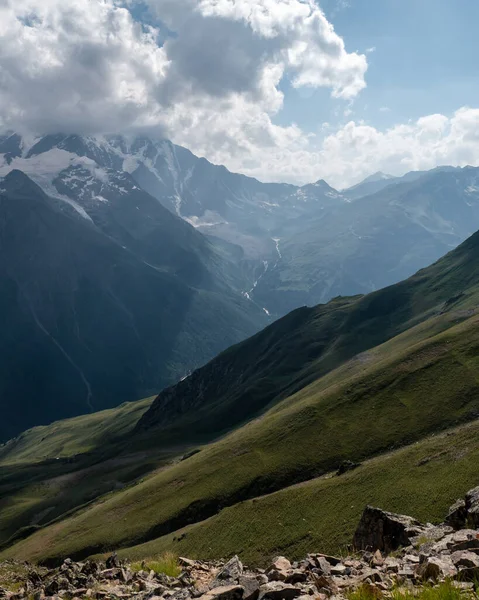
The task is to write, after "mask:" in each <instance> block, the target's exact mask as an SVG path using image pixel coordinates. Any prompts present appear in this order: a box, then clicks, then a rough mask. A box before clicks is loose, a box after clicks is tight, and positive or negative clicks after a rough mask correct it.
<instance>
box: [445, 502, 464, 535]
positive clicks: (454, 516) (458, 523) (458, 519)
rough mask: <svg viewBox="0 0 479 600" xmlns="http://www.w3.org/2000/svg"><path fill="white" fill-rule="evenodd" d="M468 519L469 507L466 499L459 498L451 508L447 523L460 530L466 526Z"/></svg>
mask: <svg viewBox="0 0 479 600" xmlns="http://www.w3.org/2000/svg"><path fill="white" fill-rule="evenodd" d="M466 519H467V508H466V502H465V500H457V502H454V504H453V505H452V506H451V507H450V508H449V512H448V514H447V517H446V520H445V521H444V522H445V523H446V525H450V526H451V527H452V528H453V529H455V530H458V529H461V528H462V527H465V525H466Z"/></svg>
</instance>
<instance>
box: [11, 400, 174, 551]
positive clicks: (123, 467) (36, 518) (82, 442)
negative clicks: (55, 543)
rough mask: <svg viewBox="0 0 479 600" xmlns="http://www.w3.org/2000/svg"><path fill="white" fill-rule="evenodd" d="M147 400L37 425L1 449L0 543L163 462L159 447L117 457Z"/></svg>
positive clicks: (165, 456) (166, 456) (164, 456)
mask: <svg viewBox="0 0 479 600" xmlns="http://www.w3.org/2000/svg"><path fill="white" fill-rule="evenodd" d="M151 402H152V398H150V399H147V400H142V401H139V402H135V403H129V404H124V405H122V406H120V407H118V408H116V409H113V410H107V411H103V412H100V413H95V414H92V415H87V416H82V417H77V418H74V419H68V420H65V421H59V422H57V423H53V424H52V425H49V426H46V427H36V428H34V429H32V430H30V431H27V432H25V433H23V434H22V435H21V436H19V437H18V438H16V439H15V440H12V441H11V442H9V443H8V444H6V445H5V446H3V447H2V448H0V545H1V544H4V543H5V542H6V541H7V540H8V539H9V538H10V537H11V536H12V535H14V534H15V533H16V532H17V531H18V530H19V529H21V528H23V527H28V526H39V525H44V524H46V523H48V522H50V521H51V520H52V519H54V518H56V517H58V516H59V515H63V514H64V513H66V512H68V511H70V510H74V509H75V508H77V507H78V506H81V505H83V504H85V503H88V502H91V501H93V500H94V499H95V498H97V497H98V496H101V495H103V494H105V493H107V492H109V491H111V490H114V489H120V488H122V487H124V486H125V485H127V484H129V483H130V482H131V481H133V480H135V479H137V478H138V477H140V476H142V475H144V474H145V473H147V472H151V471H152V470H154V469H156V468H158V467H160V466H162V465H164V464H165V463H168V462H169V461H170V460H171V453H167V452H161V451H152V452H150V453H149V454H148V455H146V454H127V453H125V454H123V455H121V456H117V455H119V454H120V452H119V451H120V450H121V449H122V446H123V444H119V445H118V444H117V443H116V442H117V440H118V439H119V438H121V436H122V435H124V434H125V433H127V432H128V431H129V430H130V429H131V428H132V427H134V425H135V423H136V421H137V420H138V418H139V417H140V416H141V414H143V413H144V411H145V410H146V409H147V408H148V406H149V405H150V404H151ZM82 452H85V453H86V454H80V453H82ZM173 454H175V452H173Z"/></svg>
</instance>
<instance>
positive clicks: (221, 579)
mask: <svg viewBox="0 0 479 600" xmlns="http://www.w3.org/2000/svg"><path fill="white" fill-rule="evenodd" d="M242 574H243V564H242V563H241V561H240V559H239V558H238V557H237V556H233V558H232V559H231V560H229V561H228V562H227V563H226V564H225V565H224V566H223V567H222V568H221V569H220V570H219V571H218V573H217V574H216V577H215V578H214V580H213V581H212V582H211V584H210V588H211V589H213V588H215V587H220V586H225V585H236V584H237V583H238V580H239V578H240V577H241V575H242Z"/></svg>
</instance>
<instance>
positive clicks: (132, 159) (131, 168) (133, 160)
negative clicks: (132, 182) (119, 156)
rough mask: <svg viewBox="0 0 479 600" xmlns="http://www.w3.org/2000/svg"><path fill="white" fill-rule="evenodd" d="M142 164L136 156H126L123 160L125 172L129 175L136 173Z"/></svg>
mask: <svg viewBox="0 0 479 600" xmlns="http://www.w3.org/2000/svg"><path fill="white" fill-rule="evenodd" d="M139 164H140V161H139V160H138V158H137V157H136V156H126V157H125V159H124V160H123V170H124V171H126V172H127V173H130V174H131V173H134V172H135V171H136V170H137V169H138V166H139Z"/></svg>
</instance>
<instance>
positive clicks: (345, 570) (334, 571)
mask: <svg viewBox="0 0 479 600" xmlns="http://www.w3.org/2000/svg"><path fill="white" fill-rule="evenodd" d="M350 573H351V569H350V568H349V567H346V566H345V565H342V564H339V565H334V567H331V575H336V576H339V577H341V576H343V575H349V574H350Z"/></svg>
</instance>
